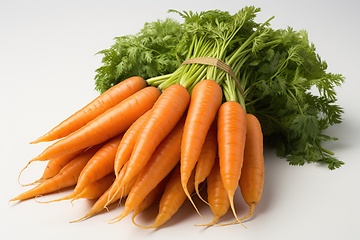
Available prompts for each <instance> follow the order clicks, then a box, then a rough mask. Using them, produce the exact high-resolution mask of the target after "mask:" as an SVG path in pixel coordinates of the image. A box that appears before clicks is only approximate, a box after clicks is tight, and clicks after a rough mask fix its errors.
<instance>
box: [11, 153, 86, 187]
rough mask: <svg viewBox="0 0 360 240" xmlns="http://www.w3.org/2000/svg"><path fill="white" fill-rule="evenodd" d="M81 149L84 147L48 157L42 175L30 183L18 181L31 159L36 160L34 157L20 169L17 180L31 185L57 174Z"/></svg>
mask: <svg viewBox="0 0 360 240" xmlns="http://www.w3.org/2000/svg"><path fill="white" fill-rule="evenodd" d="M83 151H84V149H80V150H79V151H76V152H73V153H70V154H66V155H63V156H61V157H57V158H53V159H50V160H49V161H48V163H47V165H46V167H45V170H44V172H43V174H42V176H41V177H40V178H39V179H38V180H35V181H34V182H32V183H27V184H23V183H21V182H20V177H21V174H22V173H23V172H24V170H25V169H26V168H27V167H28V166H29V165H30V164H31V163H32V162H33V161H37V160H36V159H33V160H30V161H29V162H28V163H27V164H26V165H25V167H24V168H23V169H22V170H21V171H20V173H19V176H18V182H19V184H20V185H22V186H29V185H33V184H36V183H40V182H42V181H44V180H46V179H49V178H52V177H53V176H55V175H56V174H58V173H59V172H60V171H61V169H62V168H63V167H64V166H65V165H66V164H68V163H69V162H70V161H71V160H72V159H74V158H75V157H76V156H78V155H79V154H80V153H82V152H83Z"/></svg>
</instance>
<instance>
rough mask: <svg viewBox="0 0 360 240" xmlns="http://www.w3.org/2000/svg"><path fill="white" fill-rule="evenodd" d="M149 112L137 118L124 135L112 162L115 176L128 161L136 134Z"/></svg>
mask: <svg viewBox="0 0 360 240" xmlns="http://www.w3.org/2000/svg"><path fill="white" fill-rule="evenodd" d="M150 111H151V110H149V111H147V112H146V113H144V114H143V115H142V116H141V117H139V118H138V119H137V120H136V121H135V122H134V123H133V124H132V125H131V126H130V127H129V128H128V130H126V132H125V133H124V136H123V138H122V140H121V142H120V145H119V147H118V149H117V151H116V155H115V160H114V172H115V175H116V176H117V175H118V173H119V171H120V169H121V168H122V166H123V165H124V164H125V163H126V162H127V161H128V160H129V158H130V156H131V152H132V150H133V148H134V145H135V142H136V137H137V134H138V132H139V130H140V128H141V127H142V125H143V124H144V123H145V121H147V119H148V117H149V114H150Z"/></svg>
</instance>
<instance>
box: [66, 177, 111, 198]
mask: <svg viewBox="0 0 360 240" xmlns="http://www.w3.org/2000/svg"><path fill="white" fill-rule="evenodd" d="M114 180H115V175H114V174H113V173H110V174H108V175H106V176H105V177H103V178H101V179H99V180H97V181H96V182H93V183H91V184H89V185H88V186H87V187H86V188H85V189H84V190H82V191H81V192H80V193H79V194H77V195H76V196H74V197H73V198H72V199H71V202H73V201H75V200H78V199H80V198H85V199H89V200H95V199H98V198H99V197H101V196H102V195H103V194H104V193H105V192H106V190H108V189H109V187H110V186H111V184H112V183H113V182H114Z"/></svg>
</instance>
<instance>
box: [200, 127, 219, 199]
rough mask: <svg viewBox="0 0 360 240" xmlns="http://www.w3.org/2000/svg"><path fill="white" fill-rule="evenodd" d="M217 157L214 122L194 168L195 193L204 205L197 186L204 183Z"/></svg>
mask: <svg viewBox="0 0 360 240" xmlns="http://www.w3.org/2000/svg"><path fill="white" fill-rule="evenodd" d="M216 156H217V129H216V121H214V122H213V123H212V124H211V126H210V129H209V131H208V133H207V135H206V138H205V142H204V144H203V147H202V149H201V153H200V156H199V159H198V162H197V164H196V168H195V192H196V194H197V195H198V197H199V198H200V199H201V200H202V201H203V202H205V203H207V202H206V200H205V199H203V197H202V196H201V194H200V191H199V185H200V184H201V183H202V182H205V180H206V178H207V177H208V175H209V174H210V172H211V169H212V167H213V165H214V162H215V158H216Z"/></svg>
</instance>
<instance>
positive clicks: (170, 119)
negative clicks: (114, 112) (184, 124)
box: [123, 84, 190, 184]
mask: <svg viewBox="0 0 360 240" xmlns="http://www.w3.org/2000/svg"><path fill="white" fill-rule="evenodd" d="M189 101H190V94H189V92H188V91H187V90H186V88H184V87H183V86H181V85H179V84H174V85H171V86H169V87H168V88H166V89H165V90H164V91H163V92H162V94H161V96H160V97H159V99H158V100H157V101H156V103H155V105H154V107H153V108H152V110H151V113H150V115H149V117H148V120H147V121H146V123H145V124H144V125H143V127H142V128H141V130H140V132H139V133H138V137H137V140H136V143H135V145H134V149H133V151H132V154H131V157H130V159H129V166H128V167H127V171H126V173H125V176H124V178H123V183H124V184H126V183H127V181H129V180H130V179H132V178H133V177H134V176H135V175H136V174H138V173H139V172H140V171H141V170H142V169H143V167H144V166H145V165H146V163H147V162H148V161H149V159H150V158H151V155H152V154H153V152H154V151H155V149H156V148H157V146H158V145H159V144H160V142H161V141H162V140H163V139H164V138H165V137H166V136H167V135H168V134H169V133H170V131H171V130H172V129H173V128H174V127H175V125H176V124H177V123H178V122H179V120H180V118H181V117H182V116H183V114H184V112H185V111H186V109H187V107H188V104H189Z"/></svg>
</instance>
